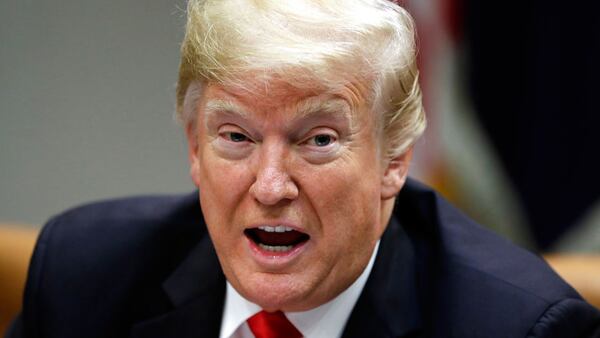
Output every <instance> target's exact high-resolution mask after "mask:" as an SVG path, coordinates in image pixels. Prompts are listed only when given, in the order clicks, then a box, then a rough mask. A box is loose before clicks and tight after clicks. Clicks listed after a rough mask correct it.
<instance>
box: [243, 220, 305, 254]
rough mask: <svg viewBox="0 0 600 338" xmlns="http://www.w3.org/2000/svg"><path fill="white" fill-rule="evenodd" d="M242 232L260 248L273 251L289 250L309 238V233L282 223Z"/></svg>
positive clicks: (283, 251)
mask: <svg viewBox="0 0 600 338" xmlns="http://www.w3.org/2000/svg"><path fill="white" fill-rule="evenodd" d="M244 234H245V235H246V236H247V237H248V238H249V239H250V240H252V241H253V242H254V243H256V245H258V247H260V248H261V249H263V250H265V251H269V252H273V253H277V252H281V253H285V252H288V251H291V250H292V249H293V248H294V247H296V246H298V245H301V244H302V243H304V242H306V241H308V240H309V239H310V236H309V235H307V234H305V233H302V232H300V231H297V230H294V229H292V228H290V227H287V226H283V225H278V226H259V227H257V228H250V229H246V230H244Z"/></svg>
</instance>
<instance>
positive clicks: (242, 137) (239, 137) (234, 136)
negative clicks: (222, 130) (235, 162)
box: [227, 132, 248, 142]
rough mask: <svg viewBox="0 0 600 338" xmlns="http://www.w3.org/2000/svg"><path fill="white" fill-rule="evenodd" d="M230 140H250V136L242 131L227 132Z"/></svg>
mask: <svg viewBox="0 0 600 338" xmlns="http://www.w3.org/2000/svg"><path fill="white" fill-rule="evenodd" d="M227 136H228V137H229V140H230V141H232V142H244V141H247V140H248V137H247V136H246V135H244V134H242V133H234V132H231V133H227Z"/></svg>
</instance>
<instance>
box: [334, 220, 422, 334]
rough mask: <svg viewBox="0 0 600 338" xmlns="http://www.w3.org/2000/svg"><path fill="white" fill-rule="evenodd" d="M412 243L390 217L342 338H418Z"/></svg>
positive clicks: (415, 273)
mask: <svg viewBox="0 0 600 338" xmlns="http://www.w3.org/2000/svg"><path fill="white" fill-rule="evenodd" d="M417 295H418V294H417V269H416V259H415V252H414V247H413V245H412V243H411V242H410V240H409V238H408V236H407V235H406V233H405V232H404V230H403V228H402V227H401V226H400V224H399V223H398V220H396V219H395V217H394V216H392V219H391V220H390V224H389V225H388V227H387V229H386V231H385V233H384V235H383V236H382V238H381V242H380V247H379V252H378V253H377V258H376V260H375V265H374V266H373V270H372V271H371V274H370V275H369V279H368V280H367V283H366V284H365V288H364V289H363V292H362V293H361V295H360V297H359V299H358V301H357V303H356V306H355V307H354V310H353V311H352V313H351V315H350V318H349V319H348V323H347V324H346V328H345V329H344V333H343V337H344V338H353V337H408V336H413V335H414V336H418V335H419V328H420V326H421V317H420V313H421V311H420V308H419V299H418V296H417Z"/></svg>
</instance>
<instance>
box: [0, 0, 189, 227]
mask: <svg viewBox="0 0 600 338" xmlns="http://www.w3.org/2000/svg"><path fill="white" fill-rule="evenodd" d="M184 6H185V2H184V1H182V0H176V1H157V0H150V1H148V0H130V1H116V0H104V1H80V0H60V1H59V0H48V1H44V0H42V1H33V0H2V1H0V222H2V221H13V222H15V221H16V222H25V223H31V224H35V225H40V224H42V223H43V222H44V221H45V220H46V219H47V218H48V217H49V216H51V215H52V214H55V213H57V212H60V211H61V210H63V209H65V208H68V207H70V206H73V205H76V204H80V203H83V202H86V201H90V200H96V199H100V198H107V197H113V196H123V195H130V194H141V193H162V192H183V191H190V190H192V189H193V188H194V187H193V185H192V184H191V181H190V180H189V179H188V176H187V163H186V161H187V159H186V154H185V142H184V137H183V133H182V132H181V130H180V128H179V126H178V125H177V124H176V123H175V122H174V120H173V111H174V104H175V95H174V88H175V85H174V84H175V81H176V79H177V66H178V62H179V43H180V40H181V39H182V37H183V27H184V24H185V16H184V10H183V8H184Z"/></svg>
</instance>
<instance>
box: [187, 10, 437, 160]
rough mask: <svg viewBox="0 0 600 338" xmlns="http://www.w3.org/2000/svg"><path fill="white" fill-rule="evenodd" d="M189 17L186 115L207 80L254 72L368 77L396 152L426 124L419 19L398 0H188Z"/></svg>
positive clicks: (330, 81)
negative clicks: (418, 59) (418, 44)
mask: <svg viewBox="0 0 600 338" xmlns="http://www.w3.org/2000/svg"><path fill="white" fill-rule="evenodd" d="M187 17H188V19H187V26H186V34H185V38H184V40H183V44H182V47H181V64H180V67H179V79H178V83H177V113H178V117H179V118H180V120H181V121H183V122H184V123H187V122H190V121H193V120H194V118H195V109H193V107H194V106H195V101H196V99H197V98H198V97H199V94H198V91H201V89H202V87H203V85H204V84H206V83H209V82H212V83H221V84H224V83H227V84H229V85H232V84H233V85H238V86H242V87H243V86H244V85H245V84H244V82H243V78H244V75H245V76H246V77H247V76H248V74H252V75H253V77H254V78H256V79H258V80H261V79H262V80H265V81H268V80H269V78H271V77H273V76H277V77H279V78H283V79H285V80H286V81H288V82H289V83H291V84H293V85H295V86H299V87H302V86H307V87H310V86H314V84H315V81H317V82H318V84H319V85H321V86H325V87H326V88H329V89H335V88H337V87H339V86H343V85H344V83H346V82H348V81H350V80H351V79H359V80H361V81H365V82H366V84H368V85H369V88H370V94H371V95H370V98H369V99H370V103H371V107H372V110H373V112H374V113H377V114H380V115H381V117H380V120H378V121H379V123H380V125H379V128H380V130H381V131H382V137H383V139H384V141H385V142H384V145H385V152H386V155H387V156H388V157H390V158H393V157H395V156H397V155H400V154H402V153H403V152H404V151H405V150H406V149H407V148H408V147H409V146H410V145H412V144H413V143H414V142H415V140H416V139H417V138H418V137H419V136H420V135H421V134H422V133H423V130H424V129H425V125H426V122H425V113H424V109H423V105H422V102H421V90H420V88H419V83H418V70H417V67H416V44H415V29H414V23H413V20H412V18H411V17H410V15H409V14H408V13H407V12H406V11H405V10H404V9H403V8H401V7H400V6H398V5H396V4H395V3H393V2H390V1H387V0H345V1H341V0H313V1H300V0H294V1H281V0H189V3H188V8H187ZM190 84H194V85H193V86H190ZM196 84H197V85H196ZM186 101H193V102H191V103H190V102H186Z"/></svg>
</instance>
